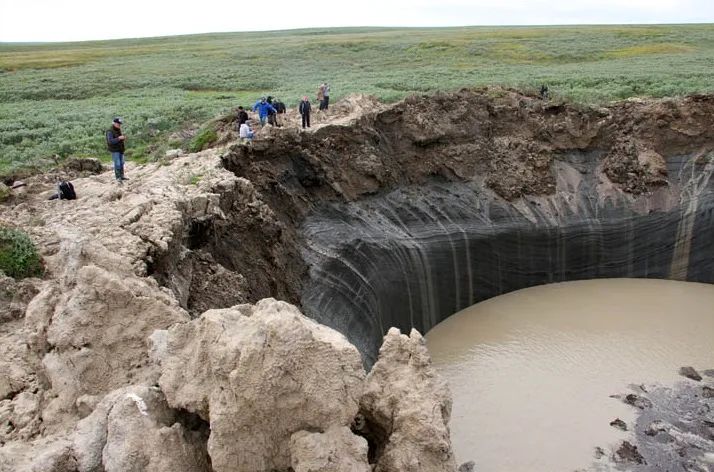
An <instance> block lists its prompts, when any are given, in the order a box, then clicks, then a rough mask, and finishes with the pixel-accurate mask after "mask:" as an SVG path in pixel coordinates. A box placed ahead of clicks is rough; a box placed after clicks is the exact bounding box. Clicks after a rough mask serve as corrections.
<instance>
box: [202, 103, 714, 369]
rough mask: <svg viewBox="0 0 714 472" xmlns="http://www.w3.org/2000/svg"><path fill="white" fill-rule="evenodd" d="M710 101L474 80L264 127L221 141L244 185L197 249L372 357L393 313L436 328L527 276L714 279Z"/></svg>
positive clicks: (530, 281) (529, 282)
mask: <svg viewBox="0 0 714 472" xmlns="http://www.w3.org/2000/svg"><path fill="white" fill-rule="evenodd" d="M712 112H714V97H712V96H697V97H689V98H687V99H682V100H677V101H674V100H664V101H650V102H647V101H641V102H624V103H619V104H614V105H612V106H610V107H608V108H582V107H576V106H573V105H569V104H567V103H556V104H552V103H549V102H544V101H542V100H540V99H539V98H537V97H530V96H526V95H523V94H520V93H517V92H511V91H507V92H504V93H502V94H500V95H497V96H496V95H494V94H492V93H488V92H483V91H469V90H464V91H461V92H458V93H454V94H436V95H433V96H423V97H412V98H409V99H407V100H405V101H403V102H400V103H398V104H396V105H392V106H389V107H381V108H378V109H376V110H374V111H369V110H366V111H365V112H364V113H363V114H361V115H360V116H359V118H357V119H356V120H355V121H354V122H353V123H351V124H349V125H324V126H322V127H321V128H319V129H317V130H315V131H314V132H312V133H300V132H299V131H298V130H294V129H283V130H280V129H279V130H272V131H273V132H271V133H270V134H269V136H268V137H267V138H266V139H264V140H262V141H259V142H255V143H253V144H252V145H250V146H245V145H235V146H233V147H232V148H230V150H229V151H228V152H226V153H225V154H224V155H223V157H222V162H223V165H224V167H226V168H227V169H229V170H230V171H232V172H234V173H235V174H236V175H237V176H239V177H245V178H246V179H247V180H246V185H245V187H244V188H242V189H241V190H240V191H238V192H237V193H236V195H234V196H232V197H230V198H227V197H226V196H224V197H223V198H222V206H223V207H224V208H223V209H224V212H225V213H226V215H227V218H226V219H225V220H222V221H213V222H211V223H210V224H208V223H207V222H202V223H201V224H200V225H194V226H192V231H191V232H190V235H189V240H190V245H191V247H192V248H193V250H197V248H198V247H199V246H200V250H201V251H205V252H208V253H210V254H211V257H212V258H213V259H214V260H215V261H216V263H218V264H220V265H221V266H222V267H224V268H226V269H227V270H228V271H233V272H237V273H240V274H242V275H243V276H245V284H246V286H247V293H248V297H247V298H248V299H249V300H248V301H256V300H257V299H259V298H262V297H266V296H275V297H278V298H282V299H285V300H288V301H290V302H292V303H296V304H298V305H300V306H301V308H302V310H303V311H304V312H305V313H306V314H308V315H309V316H312V317H313V318H315V319H317V320H318V321H319V322H321V323H324V324H326V325H328V326H331V327H333V328H336V329H337V330H339V331H341V332H342V333H344V334H345V335H346V336H347V337H348V339H349V340H350V341H351V342H352V343H354V344H355V345H356V346H357V347H358V348H359V349H360V351H361V352H362V354H363V358H364V361H365V364H366V365H368V366H369V365H371V364H372V363H373V362H374V360H375V358H376V355H377V350H378V348H379V345H380V344H381V339H382V336H383V334H384V333H385V332H386V330H387V329H389V328H390V327H392V326H396V327H398V328H400V329H402V330H407V331H408V330H409V328H411V327H415V328H417V329H419V330H420V331H421V332H427V331H428V330H429V329H430V328H431V327H433V326H435V325H436V324H437V323H439V322H440V321H442V320H444V319H445V318H447V317H448V316H450V315H451V314H453V313H455V312H457V311H459V310H461V309H463V308H466V307H468V306H471V305H473V304H475V303H477V302H479V301H482V300H485V299H488V298H491V297H494V296H497V295H500V294H504V293H507V292H510V291H514V290H519V289H522V288H526V287H531V286H535V285H542V284H548V283H553V282H563V281H570V280H583V279H597V278H623V277H627V278H656V279H673V280H686V281H695V282H705V283H712V282H713V280H712V278H713V277H714V270H713V269H714V258H713V257H712V256H714V239H712V238H711V237H710V235H711V234H712V230H713V229H714V228H713V225H714V220H713V218H712V211H713V208H714V201H713V189H714V187H713V185H714V183H713V182H712V179H711V173H712V169H714V152H713V150H714V134H712V133H711V130H712V129H714V118H712V117H714V113H712ZM205 228H210V231H208V232H207V231H205ZM207 233H210V237H208V235H207ZM197 297H198V298H200V295H192V297H189V298H191V299H193V300H195V299H196V298H197ZM198 305H200V306H204V305H205V304H201V303H199V304H198Z"/></svg>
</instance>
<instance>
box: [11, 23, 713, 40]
mask: <svg viewBox="0 0 714 472" xmlns="http://www.w3.org/2000/svg"><path fill="white" fill-rule="evenodd" d="M706 25H712V26H714V22H688V23H687V22H685V23H557V24H541V23H533V24H483V25H450V26H394V25H392V26H367V25H363V26H308V27H301V28H286V29H267V30H243V31H206V32H200V33H177V34H169V35H158V36H154V35H150V36H128V37H122V38H99V39H74V40H40V41H22V40H20V41H16V40H12V41H5V40H0V45H19V46H22V45H27V46H38V45H48V44H71V43H92V42H109V41H129V40H139V39H165V38H178V37H190V36H209V35H227V34H257V33H287V32H299V31H309V30H316V31H320V30H326V31H329V30H348V29H385V30H389V29H392V30H396V29H465V28H563V27H577V26H591V27H598V26H626V27H637V26H706Z"/></svg>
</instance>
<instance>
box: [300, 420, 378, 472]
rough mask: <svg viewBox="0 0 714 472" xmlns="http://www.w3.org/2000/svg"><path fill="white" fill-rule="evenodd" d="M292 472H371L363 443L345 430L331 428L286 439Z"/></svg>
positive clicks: (360, 438)
mask: <svg viewBox="0 0 714 472" xmlns="http://www.w3.org/2000/svg"><path fill="white" fill-rule="evenodd" d="M290 459H291V464H292V468H293V470H294V471H295V472H371V471H372V468H371V467H370V465H369V463H368V462H367V441H366V440H365V439H364V438H362V437H360V436H355V435H354V434H352V431H350V429H349V428H346V427H341V428H340V427H332V428H330V429H328V430H327V431H325V432H324V433H311V432H309V431H299V432H297V433H295V434H293V435H292V437H291V438H290Z"/></svg>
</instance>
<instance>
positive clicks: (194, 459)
mask: <svg viewBox="0 0 714 472" xmlns="http://www.w3.org/2000/svg"><path fill="white" fill-rule="evenodd" d="M206 439H207V431H206V430H201V429H198V430H195V431H192V430H189V429H187V428H186V427H184V425H182V424H181V423H180V421H179V418H178V415H177V413H176V411H174V410H172V409H170V408H169V407H168V405H167V404H166V400H165V399H164V396H163V394H162V393H161V392H160V391H159V390H158V389H156V388H150V387H127V388H122V389H119V390H115V391H113V392H111V393H109V394H108V395H107V396H106V397H104V399H103V400H102V401H101V402H100V403H99V405H97V407H96V409H95V410H94V412H93V413H92V414H91V415H89V416H88V417H87V418H85V419H83V420H82V421H80V422H79V424H78V425H77V431H76V432H75V435H74V441H73V446H72V451H73V453H72V456H73V457H74V458H75V460H76V462H77V469H76V470H77V472H126V471H133V470H136V471H139V470H141V471H146V472H168V471H172V472H202V471H205V472H210V471H211V467H210V461H209V459H208V455H207V453H206Z"/></svg>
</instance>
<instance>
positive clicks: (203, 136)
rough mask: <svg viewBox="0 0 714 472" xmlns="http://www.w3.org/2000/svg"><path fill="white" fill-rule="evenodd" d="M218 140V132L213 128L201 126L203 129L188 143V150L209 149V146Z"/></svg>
mask: <svg viewBox="0 0 714 472" xmlns="http://www.w3.org/2000/svg"><path fill="white" fill-rule="evenodd" d="M217 140H218V134H217V133H216V130H214V129H213V128H210V127H207V128H201V130H200V131H199V132H198V133H197V134H196V136H194V138H193V139H192V140H191V142H190V143H189V144H188V150H189V151H190V152H198V151H203V150H204V149H208V147H209V146H210V145H211V144H213V143H215V142H216V141H217Z"/></svg>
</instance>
